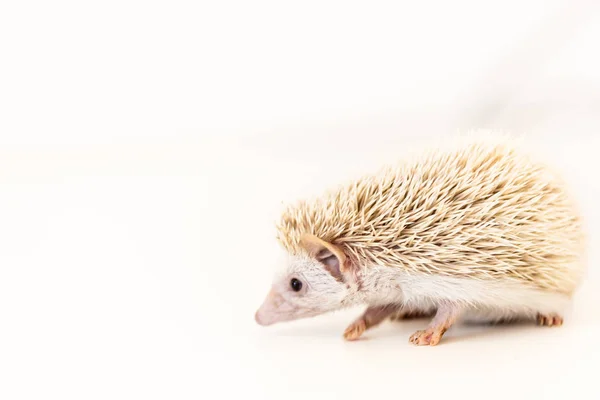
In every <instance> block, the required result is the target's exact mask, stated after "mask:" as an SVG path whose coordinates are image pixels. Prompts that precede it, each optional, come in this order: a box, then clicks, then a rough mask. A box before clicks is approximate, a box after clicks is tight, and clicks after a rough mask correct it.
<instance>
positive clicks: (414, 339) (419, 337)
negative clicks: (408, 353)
mask: <svg viewBox="0 0 600 400" xmlns="http://www.w3.org/2000/svg"><path fill="white" fill-rule="evenodd" d="M445 332H446V329H435V328H429V329H425V330H421V331H416V332H415V333H413V334H412V336H411V337H410V339H409V341H410V342H411V343H412V344H416V345H417V346H436V345H437V344H438V343H439V342H440V340H442V336H444V333H445Z"/></svg>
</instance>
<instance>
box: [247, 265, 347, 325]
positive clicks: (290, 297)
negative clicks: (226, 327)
mask: <svg viewBox="0 0 600 400" xmlns="http://www.w3.org/2000/svg"><path fill="white" fill-rule="evenodd" d="M294 278H295V279H298V280H299V281H300V282H301V283H302V289H301V290H300V291H298V292H296V291H294V290H293V289H292V286H291V280H292V279H294ZM351 297H352V296H351V289H349V288H348V287H347V286H346V285H345V284H344V283H341V282H338V281H337V280H336V279H335V278H334V277H333V276H332V275H331V274H330V273H329V272H328V271H327V270H326V269H325V267H324V266H323V264H321V263H320V262H318V261H316V260H314V259H312V258H310V257H308V256H305V255H295V256H290V257H289V258H288V261H287V265H286V267H285V268H284V269H283V270H282V271H281V272H279V273H278V274H276V276H275V279H274V281H273V285H272V287H271V291H270V293H269V295H268V296H267V298H266V299H265V301H264V303H263V304H262V306H261V307H260V309H259V310H258V312H257V313H256V320H257V322H258V323H259V324H261V325H271V324H274V323H277V322H283V321H291V320H295V319H300V318H308V317H313V316H316V315H319V314H323V313H326V312H329V311H334V310H337V309H340V308H343V307H344V306H345V305H346V304H347V303H348V299H350V298H351Z"/></svg>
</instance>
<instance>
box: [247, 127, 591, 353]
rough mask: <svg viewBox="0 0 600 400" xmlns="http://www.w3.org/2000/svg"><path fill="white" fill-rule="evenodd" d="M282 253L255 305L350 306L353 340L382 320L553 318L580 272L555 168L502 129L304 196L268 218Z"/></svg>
mask: <svg viewBox="0 0 600 400" xmlns="http://www.w3.org/2000/svg"><path fill="white" fill-rule="evenodd" d="M277 232H278V236H277V238H278V241H279V242H280V244H281V245H282V247H283V248H284V249H285V251H286V253H287V254H288V256H289V257H288V262H287V264H286V265H285V266H284V268H283V270H282V271H280V273H279V274H278V275H277V276H276V277H275V279H274V281H273V283H272V287H271V290H270V292H269V294H268V295H267V297H266V299H265V300H264V302H263V304H262V305H261V306H260V308H259V309H258V311H257V312H256V314H255V319H256V322H257V323H258V324H260V325H263V326H267V325H272V324H275V323H281V322H284V321H292V320H297V319H300V318H309V317H314V316H317V315H320V314H324V313H327V312H331V311H335V310H339V309H343V308H346V307H350V306H358V305H364V306H366V310H365V311H364V313H363V314H362V315H360V316H359V317H358V318H357V319H356V320H355V321H354V322H352V323H351V324H350V325H349V326H348V328H347V329H346V331H345V332H344V338H345V339H346V340H350V341H352V340H357V339H358V338H360V337H361V335H363V334H364V333H365V331H367V330H368V329H370V328H373V327H376V326H377V325H379V324H380V323H382V322H383V321H385V320H386V319H391V320H402V319H407V318H413V317H427V318H430V323H429V324H428V325H427V326H425V327H424V329H423V330H419V331H417V332H415V333H414V334H413V335H412V336H410V338H409V341H410V342H411V343H413V344H415V345H429V346H435V345H437V344H438V343H439V342H440V340H441V339H442V337H443V335H444V333H445V332H446V331H447V330H448V329H449V328H450V327H451V326H452V325H454V324H455V323H457V322H459V321H461V320H463V321H478V322H491V323H493V322H500V321H510V320H517V319H518V320H523V319H529V320H531V321H532V322H534V321H537V323H538V324H539V325H543V326H560V325H562V323H563V316H564V313H565V311H566V309H567V307H568V306H569V305H570V304H571V302H572V297H573V295H574V293H575V291H576V289H577V287H578V285H579V284H580V282H581V280H582V277H583V274H584V271H585V263H584V252H585V246H584V244H585V235H584V232H583V221H582V218H581V216H580V215H579V214H578V211H577V206H576V204H575V202H574V201H573V199H572V198H571V197H570V195H569V194H568V193H567V189H566V186H565V185H564V183H563V181H562V180H561V178H560V177H558V176H556V175H555V174H553V173H552V172H551V171H550V169H548V168H546V167H545V166H544V165H542V164H540V163H537V162H535V161H532V160H531V159H530V158H529V157H528V156H527V155H526V154H525V153H524V152H521V151H519V149H518V148H517V147H513V146H512V145H511V142H510V141H508V140H504V139H503V140H480V141H478V140H474V141H470V142H467V143H464V144H461V145H460V146H457V147H454V148H450V149H437V150H432V151H429V152H427V153H424V154H423V155H422V156H421V157H417V158H415V159H414V160H411V161H406V162H404V163H401V164H399V165H396V166H390V167H386V168H384V169H383V170H381V171H380V172H379V173H377V174H373V175H366V176H363V177H362V178H360V179H358V180H356V181H354V182H350V183H348V184H346V185H342V186H340V187H338V188H336V189H334V190H331V191H329V192H327V193H324V194H323V195H322V196H320V197H317V198H315V199H312V200H310V201H307V200H304V201H299V202H297V203H296V204H292V205H289V206H288V207H287V209H286V210H285V211H284V213H283V215H282V216H281V220H280V221H279V223H278V224H277Z"/></svg>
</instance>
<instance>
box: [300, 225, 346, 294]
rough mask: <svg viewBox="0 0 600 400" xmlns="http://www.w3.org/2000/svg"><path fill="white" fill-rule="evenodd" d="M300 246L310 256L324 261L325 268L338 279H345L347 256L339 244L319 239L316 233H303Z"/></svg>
mask: <svg viewBox="0 0 600 400" xmlns="http://www.w3.org/2000/svg"><path fill="white" fill-rule="evenodd" d="M300 246H301V247H302V248H303V249H304V250H306V251H307V252H308V254H309V256H311V257H313V258H315V259H316V260H317V261H319V262H321V263H323V265H324V266H325V269H327V271H329V273H330V274H331V275H333V277H334V278H335V279H337V280H338V281H340V282H341V281H343V280H344V278H343V274H344V273H346V272H347V270H348V265H347V257H346V255H345V254H344V252H343V251H342V249H340V248H339V247H338V246H336V245H334V244H331V243H329V242H326V241H325V240H322V239H319V238H318V237H316V236H314V235H308V234H306V235H303V236H302V237H301V238H300Z"/></svg>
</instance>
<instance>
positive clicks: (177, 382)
mask: <svg viewBox="0 0 600 400" xmlns="http://www.w3.org/2000/svg"><path fill="white" fill-rule="evenodd" d="M599 8H600V7H599V4H598V2H597V1H587V2H586V1H531V0H520V1H494V2H490V1H462V0H455V1H419V2H403V1H393V2H387V3H383V2H377V1H368V2H367V1H365V2H349V1H338V2H334V1H326V0H321V1H315V2H313V1H302V2H289V1H271V2H268V1H258V0H257V1H236V2H233V1H190V2H178V1H164V2H155V1H127V0H121V1H101V2H100V1H98V2H89V1H86V2H81V1H79V2H78V1H70V2H69V1H53V2H42V1H25V0H20V1H11V0H5V1H3V2H1V3H0V398H2V399H7V400H12V399H48V398H57V399H221V398H259V399H296V398H298V399H300V398H302V399H306V398H309V399H336V398H340V399H351V398H356V399H363V398H380V397H381V398H390V399H391V398H394V399H398V398H400V399H402V398H418V397H424V398H455V397H456V398H459V397H462V398H493V399H495V398H513V399H514V398H527V399H532V398H557V399H558V398H569V397H573V398H578V399H581V398H595V399H597V398H600V392H599V390H598V382H597V379H598V372H597V368H598V362H599V360H600V345H599V344H598V340H599V338H600V319H599V318H600V313H599V311H598V307H597V306H598V304H599V301H598V300H599V299H600V297H599V296H598V293H600V292H599V291H598V288H599V275H598V272H597V260H598V252H597V247H598V246H597V244H598V226H600V212H598V210H597V204H598V198H599V196H600V181H599V180H598V166H599V165H600V161H599V160H598V158H599V157H598V151H599V150H600V44H599V43H600V10H599ZM469 128H497V129H502V130H505V131H509V132H513V133H523V134H527V135H529V136H530V137H531V141H532V143H533V144H534V147H535V148H537V149H538V150H540V152H542V153H544V154H545V155H547V156H548V157H549V159H551V160H552V161H553V162H555V165H556V166H557V167H559V168H561V169H562V170H563V172H564V174H565V176H566V177H567V178H568V179H569V182H571V184H572V187H573V193H574V195H576V196H578V199H579V201H580V203H581V205H582V208H583V210H584V212H585V215H586V217H587V220H588V226H589V230H590V241H591V248H590V272H589V276H588V280H587V281H586V283H585V285H584V286H583V287H582V288H581V291H580V292H579V294H578V296H577V298H576V302H575V305H574V309H573V313H572V315H568V316H567V318H566V321H565V325H564V326H563V327H561V328H559V329H548V328H539V327H536V326H533V325H532V326H521V327H516V326H515V327H504V328H494V329H482V328H477V329H475V328H472V327H470V328H467V327H456V328H453V329H452V330H451V331H449V332H448V333H447V334H446V337H445V339H444V341H443V342H442V344H441V345H440V346H438V347H432V348H420V347H413V346H412V345H410V344H409V343H408V337H409V335H410V334H411V333H412V332H413V331H414V330H416V329H418V328H420V327H422V326H424V324H426V321H413V322H406V323H403V324H385V325H383V326H381V327H380V328H378V329H376V330H373V331H371V332H369V333H368V335H367V336H366V340H364V341H360V342H356V343H346V342H344V341H343V340H342V339H341V334H342V332H343V330H344V328H345V326H346V325H347V324H348V323H350V322H351V320H352V319H353V318H354V317H355V316H356V314H357V313H358V312H359V311H360V310H348V311H347V312H343V313H338V314H335V315H327V316H322V317H319V318H315V319H312V320H306V321H298V322H294V323H289V324H285V325H281V326H274V327H270V328H260V327H258V326H257V325H256V324H255V323H254V320H253V314H254V311H255V310H256V308H257V307H258V305H259V304H260V302H261V301H262V299H263V296H264V295H266V292H267V290H268V286H269V283H270V279H271V272H272V270H273V268H275V267H276V266H277V256H278V253H277V251H278V247H277V244H276V242H275V238H274V236H275V231H274V225H273V223H274V221H275V220H276V218H277V216H278V212H279V209H280V206H281V203H282V202H284V201H289V200H294V199H296V198H298V197H304V196H307V195H310V194H312V193H318V192H319V191H320V190H322V189H324V188H326V187H328V186H329V185H331V184H334V183H337V182H339V181H341V180H342V179H345V178H348V177H351V176H352V177H353V176H358V175H359V174H361V173H363V172H370V171H371V170H373V169H374V168H377V167H379V166H380V165H381V164H382V163H384V162H394V161H397V160H400V159H401V158H402V155H403V154H405V152H406V151H409V150H410V149H411V148H412V147H413V145H414V144H416V143H417V142H418V141H419V140H420V139H422V138H424V137H432V135H448V134H450V133H454V132H456V131H457V130H462V129H469Z"/></svg>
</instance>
